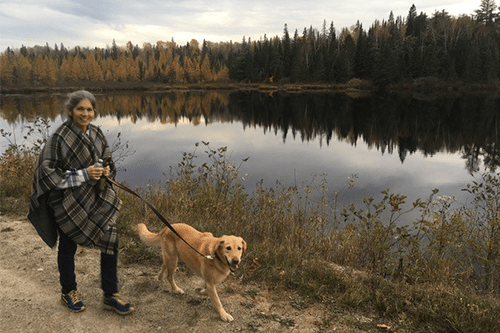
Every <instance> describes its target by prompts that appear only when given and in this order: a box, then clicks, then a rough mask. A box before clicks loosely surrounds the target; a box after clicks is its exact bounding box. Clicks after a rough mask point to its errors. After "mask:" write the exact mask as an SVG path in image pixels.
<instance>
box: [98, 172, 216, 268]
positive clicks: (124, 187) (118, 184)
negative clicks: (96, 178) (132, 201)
mask: <svg viewBox="0 0 500 333" xmlns="http://www.w3.org/2000/svg"><path fill="white" fill-rule="evenodd" d="M102 177H104V178H105V179H106V180H107V181H109V182H110V183H111V184H113V185H115V186H116V187H118V188H119V189H121V190H123V191H125V192H128V193H130V194H132V195H134V196H135V197H137V198H139V199H141V200H142V201H143V202H144V203H145V204H146V205H148V207H149V208H150V209H151V210H152V211H153V213H155V215H156V216H157V217H158V218H159V219H160V220H161V221H162V222H163V223H164V224H165V225H166V226H167V227H168V228H169V229H170V230H172V232H173V233H174V234H176V235H177V237H179V238H180V239H181V240H182V241H183V242H184V243H186V245H187V246H189V247H190V248H191V249H193V251H195V252H196V253H198V254H199V255H200V256H202V257H204V258H206V259H211V260H213V259H214V256H209V255H204V254H202V253H200V251H198V250H197V249H195V248H194V247H193V246H192V245H191V244H189V243H188V242H187V241H186V240H185V239H184V238H182V236H181V235H179V234H178V233H177V231H176V230H175V229H174V227H173V226H172V225H171V224H170V223H169V222H168V221H167V219H166V218H164V217H163V215H161V214H160V212H158V210H156V208H154V207H153V205H151V204H150V203H149V202H147V201H146V200H145V199H144V198H142V197H141V196H140V195H139V194H137V193H136V192H134V191H132V190H131V189H129V188H128V187H126V186H125V185H122V184H120V183H117V182H116V181H115V180H113V179H111V178H109V177H107V176H102Z"/></svg>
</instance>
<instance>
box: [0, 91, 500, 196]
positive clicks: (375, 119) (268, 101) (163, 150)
mask: <svg viewBox="0 0 500 333" xmlns="http://www.w3.org/2000/svg"><path fill="white" fill-rule="evenodd" d="M96 97H97V99H98V100H97V103H98V107H99V118H98V119H97V120H96V123H97V124H100V125H102V126H103V129H105V130H106V131H107V133H108V134H107V135H108V137H109V136H111V137H113V136H115V137H116V135H117V133H119V132H121V133H122V137H123V138H124V140H126V141H129V145H130V146H131V149H133V150H136V151H137V153H136V154H135V155H134V156H133V157H132V156H131V157H130V158H128V159H127V160H126V161H125V162H124V165H125V168H126V169H127V173H125V174H124V175H123V177H124V179H125V180H127V182H129V183H130V184H132V185H136V186H143V185H144V184H145V182H149V181H151V180H153V181H157V180H158V179H160V178H162V177H164V176H163V173H165V172H168V168H169V167H170V166H173V165H176V163H177V162H178V161H179V160H180V156H181V153H182V152H184V151H192V149H193V145H194V143H195V142H199V141H200V140H205V141H211V146H212V147H213V148H215V147H218V146H228V147H229V150H230V151H234V157H235V158H245V157H249V156H250V161H251V162H249V163H248V164H249V165H248V166H247V167H246V169H244V170H243V171H244V172H245V173H249V174H250V175H253V180H254V181H255V180H259V179H261V178H262V179H265V180H268V181H269V182H273V181H274V180H275V179H279V180H281V181H282V182H284V183H286V184H294V183H295V184H296V183H297V179H298V178H300V179H306V178H308V177H309V176H310V174H314V173H317V174H320V173H327V174H330V175H335V177H336V178H337V179H339V180H338V182H337V183H336V184H335V185H336V187H341V185H342V182H343V181H345V179H347V177H348V176H350V175H351V174H353V173H357V174H358V175H359V176H360V178H361V179H364V182H361V183H360V184H359V186H358V188H357V189H358V191H359V193H356V192H354V193H353V194H352V195H353V196H364V195H367V194H368V195H371V194H372V192H377V191H379V190H382V189H384V188H385V187H391V188H393V189H395V190H399V189H401V190H402V193H404V194H406V193H407V192H405V190H406V191H407V190H408V189H410V190H411V191H417V189H418V188H421V189H422V191H421V192H424V191H425V192H426V193H427V194H428V193H429V191H430V190H431V189H432V188H434V187H440V188H443V187H445V188H446V187H447V186H448V187H449V189H450V191H453V192H457V191H459V189H460V188H463V187H464V186H465V185H466V183H467V182H468V181H469V180H470V178H469V177H468V175H467V171H468V172H471V171H473V170H475V169H477V168H480V167H484V168H486V169H490V170H495V169H496V168H497V167H498V165H499V163H500V152H499V148H498V146H497V145H496V143H497V138H498V112H499V110H500V99H499V98H495V97H489V96H485V95H481V96H467V97H464V96H458V97H443V98H436V99H433V100H418V99H414V98H412V97H411V96H397V97H391V98H378V97H371V98H358V99H352V98H349V97H348V96H346V95H343V94H323V93H301V94H289V93H286V92H281V91H278V92H274V93H266V94H264V93H259V92H254V91H250V92H231V93H229V92H224V91H208V92H204V91H190V92H177V93H147V94H138V93H126V94H125V93H122V94H113V93H106V94H96ZM64 99H65V95H60V94H53V95H22V96H2V106H1V108H2V109H1V117H2V118H3V119H4V121H3V123H6V124H8V125H12V124H17V126H18V124H20V123H22V122H25V121H26V120H27V119H32V118H33V117H35V116H41V117H44V118H47V119H50V120H52V121H53V122H54V126H56V125H57V123H59V122H60V121H61V120H60V118H59V116H60V114H61V112H60V110H61V105H62V102H63V101H64ZM2 127H5V125H2ZM7 130H9V129H8V128H7ZM269 134H270V135H269ZM276 138H278V140H276ZM412 155H413V156H414V158H412V159H409V156H412ZM429 157H432V158H429ZM457 161H458V162H459V163H457ZM298 174H299V175H300V177H298ZM450 177H453V179H450ZM419 194H420V193H419ZM424 195H426V194H424ZM450 195H454V193H450Z"/></svg>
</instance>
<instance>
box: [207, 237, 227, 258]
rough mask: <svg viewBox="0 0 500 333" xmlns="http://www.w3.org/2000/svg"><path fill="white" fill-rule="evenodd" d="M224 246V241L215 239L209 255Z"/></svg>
mask: <svg viewBox="0 0 500 333" xmlns="http://www.w3.org/2000/svg"><path fill="white" fill-rule="evenodd" d="M222 248H224V241H223V240H221V241H215V242H214V245H213V247H212V249H211V251H210V255H212V256H213V255H215V253H217V251H219V250H220V249H222Z"/></svg>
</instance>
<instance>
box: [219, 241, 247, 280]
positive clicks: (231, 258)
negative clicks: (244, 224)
mask: <svg viewBox="0 0 500 333" xmlns="http://www.w3.org/2000/svg"><path fill="white" fill-rule="evenodd" d="M246 250H247V243H246V242H245V240H243V238H241V237H238V236H222V237H221V238H219V242H218V243H217V244H216V246H215V251H214V253H217V255H218V256H219V258H220V259H221V260H222V261H224V260H225V261H226V262H225V263H226V264H227V265H228V266H229V269H230V270H231V271H232V272H234V271H235V270H236V269H237V268H238V265H239V264H240V262H241V258H242V256H243V254H244V253H245V252H246Z"/></svg>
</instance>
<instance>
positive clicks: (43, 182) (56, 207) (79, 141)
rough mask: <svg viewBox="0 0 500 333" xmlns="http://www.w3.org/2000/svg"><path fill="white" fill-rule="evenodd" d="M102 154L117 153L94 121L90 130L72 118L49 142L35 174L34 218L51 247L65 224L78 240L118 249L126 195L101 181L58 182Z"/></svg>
mask: <svg viewBox="0 0 500 333" xmlns="http://www.w3.org/2000/svg"><path fill="white" fill-rule="evenodd" d="M99 158H101V159H103V160H105V158H111V152H110V149H109V147H108V144H107V141H106V138H105V137H104V134H103V133H102V131H101V129H100V128H98V127H97V126H94V125H92V124H90V125H89V126H88V132H87V133H86V134H84V133H83V132H82V131H81V129H80V128H79V127H78V126H76V124H75V123H74V122H73V120H72V119H71V118H70V119H68V120H67V121H66V122H65V123H63V124H62V125H61V126H60V127H59V128H58V129H57V130H56V131H55V132H54V134H53V135H52V136H51V137H50V138H49V140H48V141H47V143H46V144H45V146H44V148H43V150H42V152H41V154H40V157H39V160H38V163H37V166H36V170H35V174H34V177H33V186H32V193H31V201H30V207H29V213H28V219H29V220H30V221H31V223H32V224H33V225H34V226H35V228H36V230H37V232H38V234H39V235H40V236H41V237H42V239H43V240H44V241H45V242H46V243H47V245H49V246H50V247H53V246H55V244H56V241H57V226H59V228H60V229H61V230H62V231H63V232H64V233H65V234H66V235H68V236H69V237H70V238H71V239H72V240H73V241H75V242H76V243H77V244H79V245H82V246H91V247H93V246H96V247H98V248H100V249H101V251H103V252H106V253H110V254H112V253H113V248H114V247H115V246H116V245H117V242H118V235H117V230H116V224H115V222H116V218H117V217H118V211H119V209H120V206H121V200H120V199H118V197H117V196H116V193H115V192H114V191H113V189H112V188H111V186H110V185H109V184H107V185H106V188H105V189H104V190H103V191H99V190H98V189H97V187H96V186H95V184H96V181H94V180H89V181H86V182H83V183H81V184H79V183H77V184H75V185H78V186H74V187H69V188H60V187H58V186H60V184H61V183H63V182H64V180H65V179H67V174H68V173H67V171H68V170H81V169H86V168H87V167H88V166H89V165H93V164H94V163H95V161H97V159H99ZM66 187H67V186H66Z"/></svg>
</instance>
